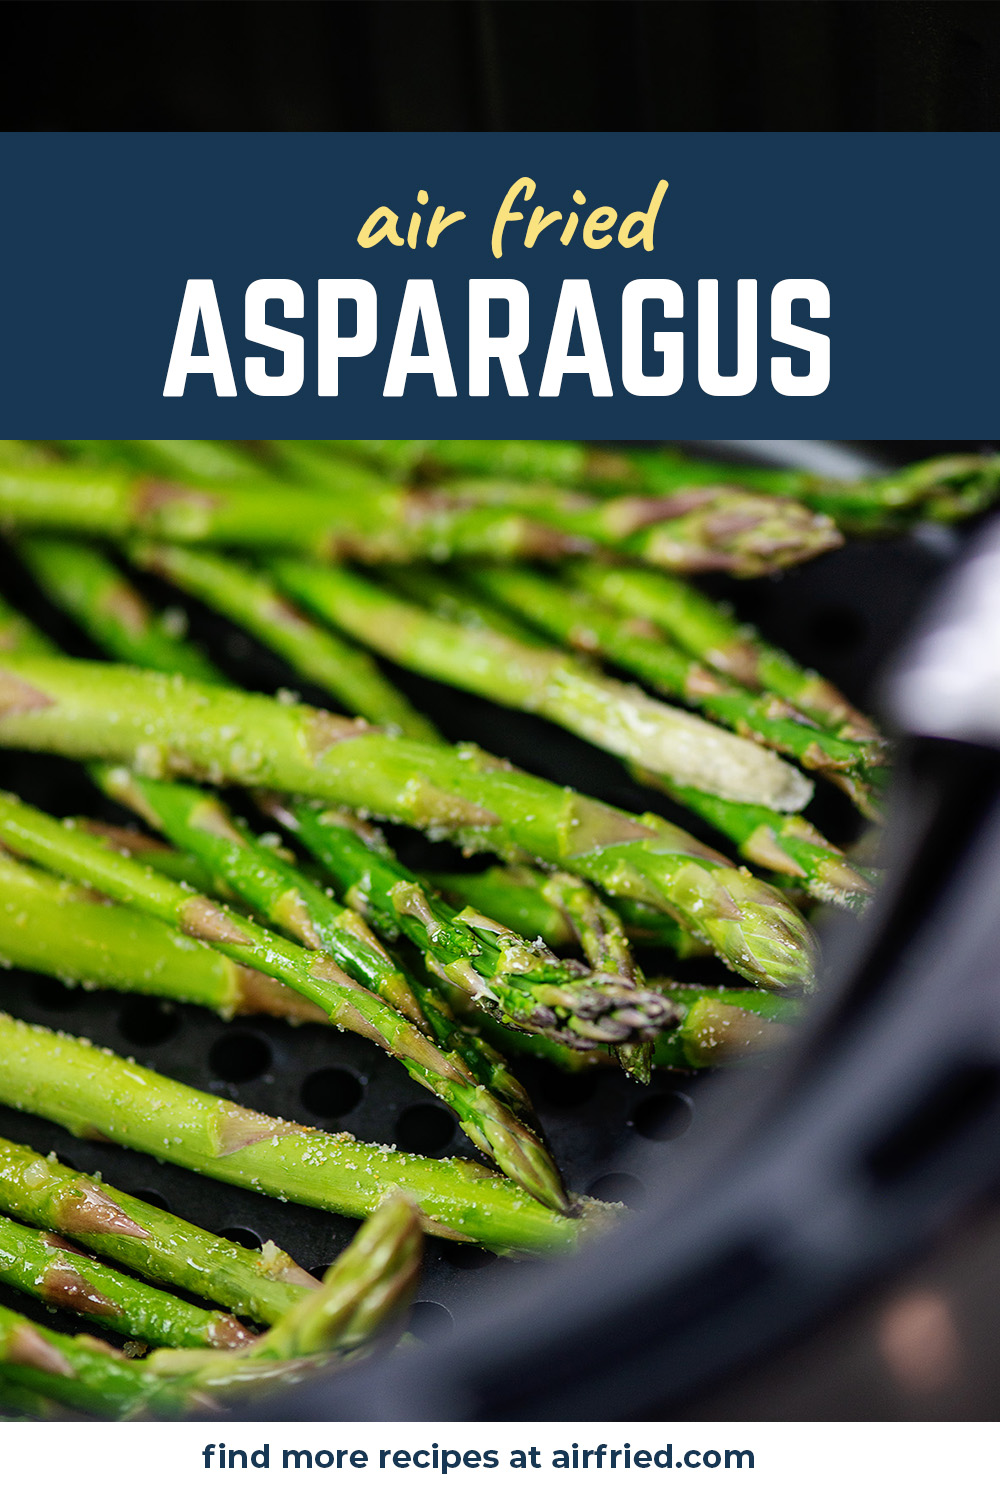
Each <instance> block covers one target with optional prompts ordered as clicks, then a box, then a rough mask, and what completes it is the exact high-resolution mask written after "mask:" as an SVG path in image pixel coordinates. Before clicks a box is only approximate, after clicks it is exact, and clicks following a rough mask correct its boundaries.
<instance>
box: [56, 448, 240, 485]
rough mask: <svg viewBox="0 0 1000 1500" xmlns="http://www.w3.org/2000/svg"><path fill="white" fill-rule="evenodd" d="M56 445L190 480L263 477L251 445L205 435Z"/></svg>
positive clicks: (76, 455) (89, 457) (212, 481)
mask: <svg viewBox="0 0 1000 1500" xmlns="http://www.w3.org/2000/svg"><path fill="white" fill-rule="evenodd" d="M55 446H56V447H57V448H58V449H59V450H60V451H62V452H63V453H67V454H69V455H70V456H71V457H74V458H83V459H84V460H86V461H87V462H89V463H92V464H111V465H114V464H123V465H125V466H127V467H128V468H130V469H140V470H143V471H145V472H147V473H150V474H161V475H163V476H164V477H165V478H167V479H178V480H182V481H184V482H186V483H189V484H209V485H212V484H243V483H247V484H253V483H255V482H257V481H259V480H260V478H261V465H260V462H259V460H258V459H257V458H256V457H254V456H252V455H251V453H250V452H249V450H248V449H246V448H243V447H238V446H237V445H236V444H235V443H214V442H209V441H207V440H206V439H204V438H195V439H183V438H181V439H178V438H130V439H122V440H119V441H117V442H108V441H106V440H100V439H97V440H95V439H87V440H85V441H73V442H60V443H57V444H56V445H55Z"/></svg>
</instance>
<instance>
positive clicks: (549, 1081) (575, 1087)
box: [538, 1068, 597, 1109]
mask: <svg viewBox="0 0 1000 1500" xmlns="http://www.w3.org/2000/svg"><path fill="white" fill-rule="evenodd" d="M596 1089H597V1079H596V1078H595V1077H594V1075H593V1073H592V1072H587V1073H560V1072H558V1071H557V1070H556V1069H555V1068H548V1069H546V1071H545V1073H544V1074H542V1075H540V1077H539V1080H538V1092H539V1094H540V1095H541V1096H542V1098H543V1099H544V1100H545V1101H546V1103H547V1104H553V1105H555V1107H556V1108H557V1109H578V1108H579V1107H580V1105H581V1104H587V1103H589V1101H590V1100H591V1099H592V1098H593V1097H594V1093H595V1091H596Z"/></svg>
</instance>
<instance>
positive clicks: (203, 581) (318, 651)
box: [129, 543, 698, 950]
mask: <svg viewBox="0 0 1000 1500" xmlns="http://www.w3.org/2000/svg"><path fill="white" fill-rule="evenodd" d="M129 555H130V557H131V560H132V561H133V562H134V563H136V564H137V565H138V566H140V567H143V568H146V569H147V570H149V571H151V572H155V573H157V574H158V575H159V576H160V577H163V578H165V579H167V580H168V581H169V582H170V583H172V584H174V585H175V586H177V587H178V588H182V589H184V590H185V591H186V592H188V593H191V594H194V595H195V596H196V597H198V598H199V599H200V600H201V601H202V603H204V604H208V605H210V606H211V607H213V608H216V609H218V610H219V611H220V612H221V613H222V614H224V615H226V616H227V617H228V618H230V619H232V620H236V621H237V622H238V623H239V624H241V625H243V626H244V627H245V628H246V629H247V630H249V631H250V632H251V633H252V634H254V635H256V636H257V638H258V639H259V640H262V641H263V642H264V643H265V644H266V645H268V646H269V647H270V648H271V649H272V650H275V651H277V652H278V653H279V654H281V655H283V656H284V657H285V658H286V660H288V661H289V662H291V664H292V665H293V666H294V667H295V669H296V671H298V672H299V674H300V675H301V676H304V677H308V678H311V679H312V680H313V681H316V682H319V683H320V685H321V686H323V687H325V688H327V690H328V691H329V692H331V693H332V694H333V695H334V696H335V697H337V698H339V699H340V701H341V702H343V703H345V704H346V706H347V707H348V708H350V709H352V710H354V711H355V712H357V713H360V714H362V715H363V716H364V717H365V718H367V719H370V720H371V721H372V722H373V723H379V724H384V723H390V724H391V723H396V724H398V725H399V726H400V728H401V729H402V730H403V732H404V733H405V734H407V735H409V736H410V737H411V738H420V739H428V740H439V738H440V737H439V736H438V734H437V731H436V730H435V729H434V727H433V726H432V725H431V724H429V723H428V721H427V720H425V719H424V718H423V717H422V715H420V714H418V713H417V712H416V710H414V709H412V708H410V706H409V704H408V703H407V700H406V699H405V698H403V697H402V695H401V694H398V693H397V692H396V690H395V689H394V688H393V687H392V686H391V685H390V684H389V683H388V682H387V681H386V680H385V679H384V678H383V677H381V675H380V674H379V672H378V669H377V668H376V666H375V663H374V662H373V661H372V659H371V658H370V657H369V656H367V655H366V654H364V653H361V652H358V651H357V650H356V648H354V647H351V646H348V645H347V644H346V643H343V644H342V643H341V641H340V639H339V637H332V636H330V635H329V633H328V632H324V631H323V630H321V629H319V628H318V627H316V626H315V625H314V624H313V623H312V622H311V621H309V620H308V619H307V618H306V617H305V616H304V615H302V614H301V613H300V612H299V611H298V610H297V609H296V607H295V606H294V605H293V604H292V603H291V602H290V601H289V600H288V599H287V598H286V596H285V595H283V594H281V593H279V592H278V590H277V589H275V588H274V587H273V586H272V585H271V584H269V582H268V581H267V580H266V579H265V578H264V576H263V575H262V574H260V573H258V572H254V571H251V570H250V569H248V568H246V567H245V566H241V565H240V564H237V563H234V562H232V561H231V560H229V559H226V558H221V557H219V556H218V555H217V554H212V553H210V552H207V551H204V550H202V551H194V550H193V549H190V548H184V547H169V546H164V545H162V544H157V543H138V544H136V545H135V546H133V547H132V548H131V549H130V553H129ZM331 640H332V641H334V642H335V645H336V650H335V652H334V656H333V659H332V661H331V670H330V671H329V672H328V673H327V672H325V671H324V670H323V663H324V661H325V643H326V642H329V641H331ZM341 653H343V657H342V656H341ZM533 876H534V872H533V871H532V870H530V869H528V868H527V867H525V866H520V867H518V866H514V867H512V868H510V869H509V880H508V883H507V887H506V889H507V891H508V893H509V894H512V893H513V892H515V891H516V890H517V889H518V886H519V883H520V887H521V888H522V889H524V888H528V887H530V888H531V889H537V887H536V886H535V885H534V883H533ZM495 886H496V895H497V897H500V895H501V892H500V886H501V881H500V880H499V879H496V878H495ZM459 904H460V905H462V906H466V905H469V904H470V902H469V900H468V899H467V898H463V899H461V901H460V902H459ZM471 904H473V905H474V904H475V903H474V902H473V903H471ZM531 905H532V908H533V916H534V919H535V920H536V921H537V924H538V925H535V926H534V927H532V928H531V929H530V930H527V931H526V930H525V928H524V925H523V924H524V921H525V916H526V913H525V908H524V904H523V903H521V904H520V906H518V903H517V902H516V901H515V903H514V910H515V914H516V915H518V916H519V917H520V919H521V922H522V925H521V926H520V927H519V926H518V924H517V921H514V922H513V923H506V922H505V923H504V925H506V926H512V927H514V929H515V930H516V931H519V932H521V933H522V935H523V936H527V937H531V938H534V937H536V936H539V935H541V936H542V937H543V938H545V933H546V931H549V932H551V933H554V934H555V944H556V945H558V944H559V943H561V942H572V941H573V940H574V934H573V933H572V932H568V931H567V924H566V923H565V921H564V919H563V918H562V915H561V912H560V908H559V905H558V902H553V901H549V900H546V899H545V897H544V895H543V896H542V898H541V899H536V900H535V901H534V902H532V903H531ZM484 909H485V910H486V911H487V914H488V915H492V916H493V917H494V918H495V919H497V920H501V921H503V917H502V915H501V913H500V912H499V910H490V908H484ZM646 915H647V920H648V919H652V922H653V924H654V925H659V927H660V928H661V929H663V933H664V937H663V940H664V941H668V942H669V943H670V944H671V946H674V947H677V948H680V949H682V950H684V949H687V948H688V947H691V946H692V940H691V939H690V937H689V935H688V934H686V933H685V932H684V930H683V928H681V927H679V926H678V924H676V923H674V922H671V921H670V919H669V918H665V917H662V916H660V918H659V923H658V924H657V916H658V914H657V913H654V912H652V910H649V909H648V910H647V914H646ZM545 940H546V941H547V942H548V941H549V940H548V938H545ZM549 946H553V944H552V943H549ZM694 946H695V947H697V946H698V945H694Z"/></svg>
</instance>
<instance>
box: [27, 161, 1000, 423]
mask: <svg viewBox="0 0 1000 1500" xmlns="http://www.w3.org/2000/svg"><path fill="white" fill-rule="evenodd" d="M0 153H2V173H3V181H4V185H5V196H6V201H7V205H8V210H7V217H6V226H5V233H4V235H3V238H2V241H0V264H2V275H3V322H2V329H3V332H2V340H3V342H2V355H3V358H2V365H0V369H2V376H0V379H2V402H0V411H2V414H3V422H2V426H3V435H5V436H8V437H24V438H39V437H45V436H52V435H59V436H62V437H84V436H86V437H149V436H158V437H202V436H211V437H229V438H247V437H254V436H267V437H321V436H325V435H346V436H357V437H380V436H393V437H428V436H436V437H460V436H475V437H490V436H503V437H601V438H643V437H646V438H654V437H655V438H669V437H683V438H708V437H730V438H743V437H761V436H764V435H769V434H773V433H781V434H782V435H783V436H785V437H817V436H838V437H851V438H864V437H880V438H913V437H929V436H930V437H934V438H938V439H942V440H945V439H949V438H960V437H963V436H967V435H968V433H969V432H970V431H973V430H975V431H979V432H980V433H981V434H985V433H989V432H991V431H994V430H995V425H996V424H995V414H996V410H997V387H998V379H997V356H996V352H995V351H996V347H997V343H998V336H1000V301H998V292H997V272H996V265H995V263H996V243H997V236H996V229H997V215H998V208H997V200H996V193H995V191H994V185H995V182H996V180H997V166H998V156H1000V146H998V141H997V137H995V136H993V135H985V134H984V135H960V134H948V135H932V134H913V135H902V134H901V135H864V134H848V135H768V134H759V135H735V134H688V135H653V134H643V135H624V134H623V135H562V134H559V135H545V136H529V135H517V134H510V135H436V134H435V135H420V134H411V135H398V134H397V135H336V136H333V135H315V134H313V135H292V134H282V135H228V134H219V135H145V136H143V135H72V136H67V135H11V136H6V137H3V138H2V140H0Z"/></svg>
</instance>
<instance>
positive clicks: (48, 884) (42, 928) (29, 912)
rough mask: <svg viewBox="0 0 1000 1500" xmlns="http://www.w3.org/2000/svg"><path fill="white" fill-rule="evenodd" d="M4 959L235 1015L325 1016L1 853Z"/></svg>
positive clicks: (136, 915)
mask: <svg viewBox="0 0 1000 1500" xmlns="http://www.w3.org/2000/svg"><path fill="white" fill-rule="evenodd" d="M0 963H2V964H4V965H7V966H13V967H15V968H19V969H31V970H33V971H34V972H36V973H40V974H50V975H52V976H53V977H54V978H57V979H62V980H63V981H64V982H65V983H71V984H84V985H89V986H98V987H99V988H102V989H110V990H122V991H125V992H138V993H139V994H143V995H157V996H160V997H162V998H165V999H170V1000H182V1001H185V1002H188V1003H190V1004H193V1005H204V1006H206V1007H207V1008H208V1009H209V1010H214V1011H217V1012H218V1013H219V1015H221V1016H224V1017H226V1018H227V1019H228V1018H230V1017H232V1016H247V1015H272V1016H281V1017H283V1018H284V1019H285V1020H289V1021H296V1022H297V1021H322V1020H323V1019H324V1016H323V1013H322V1012H321V1011H320V1010H319V1009H318V1007H317V1006H316V1005H314V1004H313V1003H312V1001H310V1000H305V999H304V998H303V997H302V996H301V995H298V994H296V992H295V991H294V990H291V989H289V988H288V987H287V986H286V985H284V984H281V983H280V982H279V981H277V980H275V979H272V978H270V977H269V976H268V975H266V974H261V973H259V972H258V971H257V970H255V969H249V968H247V967H246V966H245V965H243V964H240V963H237V962H235V961H234V960H233V959H232V958H229V957H227V956H226V955H225V954H223V953H220V952H219V951H218V950H217V949H214V948H210V947H209V946H208V945H207V944H206V943H203V942H200V941H199V940H198V939H196V938H192V937H188V936H186V935H185V934H184V933H182V932H179V931H175V930H174V929H172V928H170V927H168V926H167V924H166V923H165V922H161V921H159V920H158V919H157V918H156V917H150V916H145V915H143V914H142V913H141V912H137V911H128V910H126V909H125V908H123V907H121V906H110V905H106V904H105V903H103V902H99V901H96V900H95V897H94V893H93V891H91V890H89V889H87V888H86V887H85V886H82V885H78V884H74V883H73V882H70V881H64V880H56V879H53V877H52V876H50V875H46V874H44V873H43V872H41V871H39V870H33V869H29V868H28V867H26V866H25V865H22V864H21V863H20V862H19V861H17V860H13V859H9V858H6V857H3V856H0Z"/></svg>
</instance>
